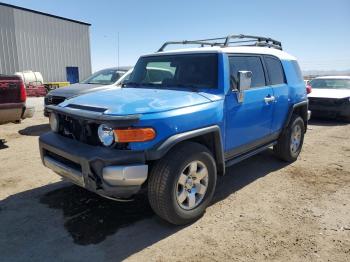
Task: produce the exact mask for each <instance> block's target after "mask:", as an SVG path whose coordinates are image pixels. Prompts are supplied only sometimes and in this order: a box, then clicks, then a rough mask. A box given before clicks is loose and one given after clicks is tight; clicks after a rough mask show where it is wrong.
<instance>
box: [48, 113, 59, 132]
mask: <svg viewBox="0 0 350 262" xmlns="http://www.w3.org/2000/svg"><path fill="white" fill-rule="evenodd" d="M49 122H50V127H51V130H52V131H53V132H56V133H57V132H58V129H59V120H58V116H57V115H56V114H55V113H51V114H50V118H49Z"/></svg>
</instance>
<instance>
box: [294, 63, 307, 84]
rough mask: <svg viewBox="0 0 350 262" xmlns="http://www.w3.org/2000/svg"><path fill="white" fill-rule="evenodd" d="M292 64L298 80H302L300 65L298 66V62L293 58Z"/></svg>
mask: <svg viewBox="0 0 350 262" xmlns="http://www.w3.org/2000/svg"><path fill="white" fill-rule="evenodd" d="M292 65H293V67H294V70H295V73H296V75H297V78H298V80H299V81H300V82H302V81H303V80H304V78H303V74H302V73H301V70H300V66H299V64H298V62H297V61H295V60H293V61H292Z"/></svg>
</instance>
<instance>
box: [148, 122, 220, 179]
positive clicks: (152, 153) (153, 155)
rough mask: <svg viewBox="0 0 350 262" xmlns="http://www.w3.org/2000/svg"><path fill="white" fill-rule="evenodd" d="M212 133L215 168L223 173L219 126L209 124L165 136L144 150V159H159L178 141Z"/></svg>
mask: <svg viewBox="0 0 350 262" xmlns="http://www.w3.org/2000/svg"><path fill="white" fill-rule="evenodd" d="M207 134H212V135H213V139H214V141H213V142H214V152H212V153H213V154H214V157H215V160H216V165H217V170H218V173H219V174H222V175H223V174H224V173H225V158H224V147H223V143H222V138H221V131H220V128H219V126H217V125H214V126H209V127H204V128H200V129H195V130H191V131H187V132H184V133H179V134H176V135H173V136H171V137H169V138H167V139H166V140H165V141H163V142H161V143H160V144H158V145H156V146H155V147H154V148H152V149H151V150H147V151H146V152H145V155H146V160H158V159H161V158H162V157H163V156H164V155H165V154H166V153H168V152H169V150H171V149H172V148H173V147H174V146H175V145H177V144H178V143H180V142H183V141H186V140H190V139H192V138H196V137H199V136H202V135H207Z"/></svg>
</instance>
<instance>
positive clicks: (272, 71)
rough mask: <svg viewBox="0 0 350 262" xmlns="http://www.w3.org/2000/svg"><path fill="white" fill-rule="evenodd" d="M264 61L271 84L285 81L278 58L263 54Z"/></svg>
mask: <svg viewBox="0 0 350 262" xmlns="http://www.w3.org/2000/svg"><path fill="white" fill-rule="evenodd" d="M265 63H266V66H267V71H268V73H269V78H270V82H271V85H279V84H283V83H286V80H285V77H284V71H283V68H282V64H281V61H280V60H278V59H277V58H274V57H270V56H265Z"/></svg>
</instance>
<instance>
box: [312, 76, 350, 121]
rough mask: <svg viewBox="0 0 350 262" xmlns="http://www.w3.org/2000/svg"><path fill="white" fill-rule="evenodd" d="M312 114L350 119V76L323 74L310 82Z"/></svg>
mask: <svg viewBox="0 0 350 262" xmlns="http://www.w3.org/2000/svg"><path fill="white" fill-rule="evenodd" d="M309 85H311V87H312V92H311V93H310V94H309V95H308V97H309V109H310V110H311V112H312V116H316V117H334V118H341V119H345V120H346V121H350V76H322V77H316V78H314V79H313V80H311V81H310V82H309Z"/></svg>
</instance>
